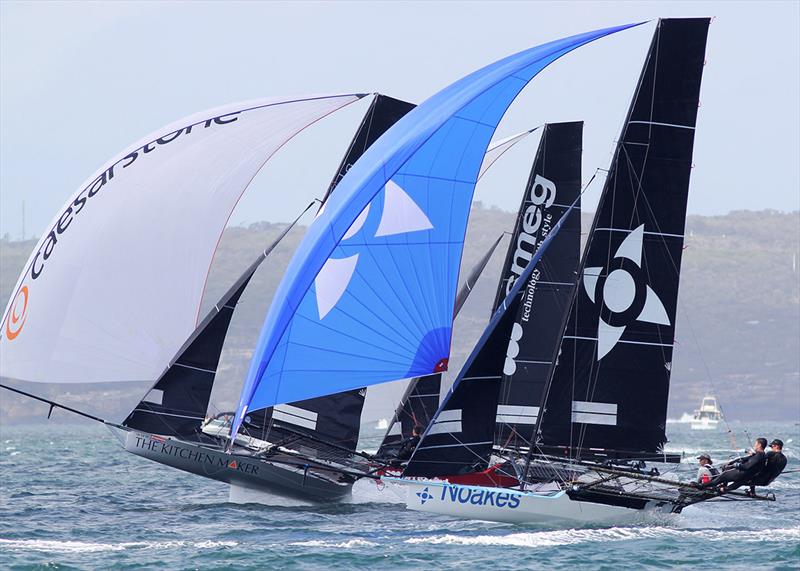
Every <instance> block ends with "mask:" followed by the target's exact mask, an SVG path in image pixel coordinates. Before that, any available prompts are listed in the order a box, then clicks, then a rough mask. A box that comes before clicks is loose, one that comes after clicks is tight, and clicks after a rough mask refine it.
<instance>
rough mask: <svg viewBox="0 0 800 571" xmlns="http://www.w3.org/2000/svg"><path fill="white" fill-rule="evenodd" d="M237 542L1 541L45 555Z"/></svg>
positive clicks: (6, 546)
mask: <svg viewBox="0 0 800 571" xmlns="http://www.w3.org/2000/svg"><path fill="white" fill-rule="evenodd" d="M236 545H238V543H236V542H235V541H129V542H124V543H93V542H86V541H55V540H47V539H0V547H2V548H3V549H8V550H13V551H39V552H43V553H100V552H106V551H123V550H126V549H172V548H175V547H191V548H194V549H218V548H221V547H235V546H236Z"/></svg>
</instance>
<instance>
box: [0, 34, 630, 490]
mask: <svg viewBox="0 0 800 571" xmlns="http://www.w3.org/2000/svg"><path fill="white" fill-rule="evenodd" d="M628 27H630V26H619V27H616V28H608V29H604V30H598V31H595V32H589V33H586V34H580V35H577V36H573V37H571V38H566V39H563V40H557V41H553V42H550V43H547V44H543V45H542V46H538V47H535V48H531V49H529V50H526V51H524V52H520V53H519V54H516V55H513V56H509V57H508V58H505V59H503V60H500V61H499V62H496V63H495V64H492V65H489V66H487V67H485V68H483V69H481V70H479V71H477V72H475V73H473V74H471V75H470V76H467V77H466V78H464V79H462V80H460V81H459V82H456V83H455V84H453V85H451V86H450V87H448V88H445V89H444V90H442V91H441V92H440V93H438V94H437V95H435V96H433V97H431V98H430V99H428V100H427V101H426V102H424V103H422V104H421V105H419V106H418V107H416V108H414V109H413V110H410V111H408V109H405V110H404V111H400V112H398V115H399V116H401V117H400V118H399V120H396V122H395V123H394V124H393V125H392V126H391V127H390V128H388V129H386V131H385V133H383V135H382V136H379V137H377V140H375V138H372V140H371V141H366V140H365V142H364V143H363V144H361V143H359V142H356V143H354V144H353V145H351V148H350V151H351V152H352V153H356V155H360V157H358V156H354V157H348V158H346V159H345V160H344V161H343V168H341V169H340V173H339V174H338V175H337V177H336V178H335V180H334V183H335V191H334V192H332V193H329V194H330V196H329V197H328V198H327V200H325V201H324V203H323V208H322V209H320V211H319V212H318V213H317V217H316V219H315V221H314V223H312V224H311V226H310V227H309V230H308V233H307V234H306V236H305V238H304V240H303V242H302V243H301V245H300V247H299V249H298V250H297V252H296V253H295V255H294V257H293V258H292V261H291V263H290V266H289V268H288V270H287V272H286V274H285V275H284V277H283V280H282V282H281V285H280V287H279V289H278V292H277V293H276V295H275V298H274V300H273V303H272V306H271V308H270V311H269V313H268V315H267V318H266V320H265V324H264V328H263V330H262V333H261V337H260V339H259V342H258V345H257V347H256V350H255V352H254V355H253V359H252V362H251V366H250V370H249V373H248V375H247V378H246V379H245V383H244V387H243V390H242V394H241V398H240V402H239V405H238V407H237V409H236V411H233V413H232V415H231V416H230V418H229V420H228V421H227V422H226V420H225V419H224V418H216V419H211V420H210V421H206V419H205V418H204V416H205V412H206V408H207V405H208V398H209V395H210V391H211V387H212V386H213V381H214V378H215V375H216V367H217V365H218V361H219V349H220V348H221V346H222V343H223V341H224V338H225V335H226V332H227V328H228V324H229V323H230V319H231V315H232V314H233V312H234V311H235V309H236V303H237V301H238V299H239V298H240V296H241V295H242V293H243V292H244V290H245V288H246V287H247V284H248V282H249V280H250V278H251V277H252V275H253V272H255V270H256V268H257V267H258V265H259V264H260V263H261V262H262V261H263V259H264V258H266V257H267V256H268V255H269V253H270V251H271V249H272V248H273V247H274V246H275V244H273V245H270V246H269V247H268V248H266V249H265V251H264V252H263V253H262V254H261V255H260V256H259V257H258V258H257V259H256V260H254V261H253V263H252V264H251V266H250V267H249V268H248V269H247V270H246V271H245V272H244V273H243V274H242V275H241V276H240V277H239V278H238V279H237V280H235V281H234V283H233V284H232V286H231V287H230V288H229V289H228V291H227V292H226V293H225V294H224V295H223V296H222V297H221V298H220V299H219V300H218V302H217V303H216V304H215V305H214V306H213V308H212V309H211V310H210V311H209V313H208V314H207V315H206V316H205V317H204V318H203V319H199V318H198V310H199V307H200V303H201V300H202V296H203V291H204V286H205V281H206V278H207V273H208V267H209V265H210V262H211V259H212V258H213V255H214V251H215V248H216V244H217V242H218V240H219V236H220V234H221V232H222V230H223V228H224V224H225V221H226V220H227V217H228V216H229V214H230V212H231V211H232V209H233V208H234V206H235V205H236V202H237V200H238V198H239V196H240V195H241V194H242V192H243V191H244V190H245V189H246V188H247V186H248V184H249V183H250V181H251V180H252V178H253V177H254V176H255V174H256V173H257V172H258V170H259V169H260V168H261V167H262V166H263V165H264V163H265V162H267V161H268V160H269V158H270V157H271V156H272V155H273V154H274V153H275V152H277V150H278V149H280V147H281V146H283V145H284V144H285V143H287V142H288V141H289V140H290V139H291V138H292V137H293V136H294V135H296V134H297V133H298V132H300V131H302V130H303V129H305V128H306V127H308V126H309V125H311V124H313V123H314V122H316V121H318V120H320V119H322V118H323V117H325V116H326V115H328V114H330V113H332V112H333V111H335V110H337V109H339V108H341V107H344V106H345V105H347V104H349V103H352V102H354V101H357V100H358V99H360V98H362V97H363V94H345V95H333V96H316V97H308V98H300V99H283V100H270V101H257V102H250V103H247V104H244V105H232V106H226V107H224V108H220V109H217V110H213V111H210V112H204V113H200V114H197V115H194V116H192V117H189V118H187V119H184V120H181V121H178V122H176V123H174V124H172V125H170V126H168V127H166V128H164V129H161V130H159V131H158V132H156V133H153V134H152V135H150V136H148V137H146V138H144V139H142V140H141V141H139V142H138V143H136V144H135V145H133V146H132V147H131V148H129V149H127V150H126V151H124V152H123V153H121V154H120V155H118V156H117V157H115V158H113V159H112V160H111V161H109V162H108V163H107V164H106V165H104V166H103V167H102V168H101V169H100V170H99V171H98V173H96V174H95V175H94V176H92V177H90V179H89V180H88V181H87V182H86V183H85V184H84V185H82V187H81V188H80V189H79V190H78V191H77V192H76V193H75V194H74V196H72V197H71V198H70V201H69V202H68V203H67V205H65V207H64V209H63V211H62V212H61V213H59V215H58V216H57V217H56V218H55V219H54V221H53V223H52V228H51V231H50V232H48V233H47V234H46V235H45V236H44V237H43V239H42V240H41V241H40V243H39V245H38V246H37V249H36V250H35V251H34V254H33V255H32V256H31V258H30V260H29V262H28V265H27V267H26V269H25V271H24V272H23V274H22V275H21V277H20V279H19V281H18V283H17V286H16V288H15V290H14V291H15V293H14V295H13V296H12V298H11V300H10V302H9V305H8V307H7V308H6V312H5V315H4V318H3V332H4V335H3V338H2V339H1V340H0V357H1V358H0V366H2V370H1V371H0V374H2V375H3V376H4V377H9V378H15V379H20V380H28V381H48V382H66V383H68V382H101V381H102V382H108V381H116V382H122V381H131V380H139V381H141V380H146V379H153V380H154V381H155V384H154V386H153V389H152V390H150V391H149V392H148V394H147V395H146V396H145V398H144V399H143V400H142V401H141V402H140V403H139V405H138V406H137V407H135V408H134V410H133V411H132V412H131V414H130V415H129V416H128V418H127V419H126V420H125V421H124V422H123V423H121V424H115V423H112V422H107V421H105V420H103V419H101V418H99V417H96V416H93V415H89V414H87V413H84V412H82V411H77V410H75V409H71V408H69V407H65V406H63V405H61V404H59V403H57V402H55V401H51V400H49V399H43V398H41V397H37V396H35V395H32V394H30V393H26V392H24V391H20V390H19V389H14V388H11V390H15V391H17V392H23V393H24V394H28V395H29V396H33V397H34V398H38V399H39V400H43V401H44V402H47V403H48V404H50V407H51V411H52V408H53V407H60V408H65V409H67V410H70V411H72V412H76V413H78V414H82V415H83V416H86V417H88V418H91V419H93V420H97V421H101V422H104V423H105V424H106V425H108V426H109V427H112V428H113V429H115V430H117V431H119V432H121V433H122V434H121V438H122V440H123V442H124V446H125V449H126V450H128V451H130V452H132V453H134V454H137V455H140V456H143V457H146V458H149V459H152V460H155V461H157V462H160V463H164V464H167V465H170V466H173V467H176V468H180V469H183V470H186V471H189V472H192V473H195V474H198V475H201V476H205V477H209V478H213V479H216V480H220V481H224V482H229V483H231V484H234V485H241V486H244V487H252V488H257V489H265V490H270V491H273V492H276V493H279V494H283V495H289V496H292V495H294V496H301V497H303V498H307V499H318V500H325V499H333V498H337V497H340V496H341V495H343V494H346V493H347V492H348V491H349V488H350V486H351V484H352V482H353V481H354V480H355V479H357V478H360V477H369V476H370V474H369V472H368V471H366V470H365V469H364V468H363V467H360V466H359V465H358V464H359V460H360V455H359V454H357V453H355V451H354V450H353V446H354V445H353V444H352V443H353V440H354V439H353V434H352V430H351V427H352V423H351V422H350V421H349V420H347V418H350V419H352V418H356V417H357V416H358V415H359V412H360V407H361V405H362V401H361V399H362V398H363V390H364V388H365V387H368V386H370V385H374V384H377V383H384V382H389V381H394V380H397V379H403V378H410V377H414V376H424V375H428V374H433V373H437V372H441V371H443V370H445V369H446V368H447V363H448V358H449V349H450V336H451V331H452V319H453V308H454V306H455V298H456V289H457V287H456V286H457V281H458V272H459V268H460V262H461V251H462V248H463V240H464V234H465V231H466V223H467V218H468V214H469V206H470V203H471V200H472V192H473V189H474V186H475V183H476V182H477V178H478V176H479V174H480V172H481V168H482V165H484V164H485V161H486V157H485V155H486V151H487V148H488V146H489V144H490V140H491V137H492V136H493V134H494V131H495V129H496V127H497V124H498V122H499V121H500V119H501V117H502V116H503V114H504V113H505V110H506V109H507V107H508V106H509V105H510V104H511V102H512V101H513V100H514V98H515V97H516V96H517V94H518V93H519V92H520V91H521V89H522V88H523V87H524V86H525V85H526V84H527V83H528V82H529V81H530V80H531V79H532V78H533V77H534V76H536V74H538V73H539V71H541V70H542V69H543V68H544V67H546V66H547V65H549V64H550V63H551V62H553V61H555V60H556V59H558V58H559V57H561V56H562V55H564V54H566V53H569V52H570V51H572V50H573V49H575V48H577V47H579V46H582V45H584V44H586V43H589V42H591V41H594V40H596V39H599V38H601V37H604V36H606V35H609V34H612V33H615V32H618V31H621V30H624V29H626V28H628ZM388 124H391V121H388V122H387V127H388ZM366 137H367V139H370V138H371V137H370V136H369V135H367V136H366ZM373 141H374V142H373ZM370 143H371V144H370ZM501 152H502V150H501ZM356 159H357V160H356ZM339 175H341V176H339ZM308 208H309V209H310V208H311V206H310V205H309V207H308ZM178 212H180V213H181V215H180V216H176V213H178ZM286 232H288V228H287V230H286ZM284 234H285V233H284ZM279 240H280V237H279ZM165 243H166V244H169V247H168V248H165V247H163V245H164V244H165ZM156 277H157V278H158V279H155V278H156ZM121 300H122V303H121V302H120V301H121ZM4 388H9V387H7V386H5V385H4ZM323 397H328V398H327V399H326V401H325V402H326V408H319V409H316V410H315V409H314V408H312V405H311V403H313V402H314V401H315V400H316V399H320V398H323ZM345 401H346V402H345ZM317 402H319V401H317ZM298 403H303V404H304V406H298ZM343 419H345V420H344V421H343ZM328 421H330V424H327V425H326V427H325V428H323V424H326V423H327V422H328ZM228 424H229V425H230V429H229V430H228V431H227V436H225V428H226V425H228ZM221 427H222V429H221ZM336 431H339V432H338V433H337V432H336ZM315 433H318V434H315ZM333 435H335V437H334V436H333Z"/></svg>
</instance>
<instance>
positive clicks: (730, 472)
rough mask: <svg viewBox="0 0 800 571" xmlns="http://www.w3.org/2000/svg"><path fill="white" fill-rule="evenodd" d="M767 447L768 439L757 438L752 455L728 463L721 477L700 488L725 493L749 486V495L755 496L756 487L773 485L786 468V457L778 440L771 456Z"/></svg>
mask: <svg viewBox="0 0 800 571" xmlns="http://www.w3.org/2000/svg"><path fill="white" fill-rule="evenodd" d="M766 447H767V439H766V438H756V441H755V442H754V443H753V452H752V454H750V455H749V456H745V457H744V458H737V459H735V460H732V461H731V462H728V463H727V464H725V465H724V466H723V467H722V469H723V472H722V473H721V474H720V475H719V476H717V477H715V478H713V479H712V480H711V481H709V482H706V483H703V484H700V486H699V487H700V488H702V489H707V488H717V489H718V490H719V491H720V492H722V493H725V492H729V491H732V490H735V489H736V488H739V487H740V486H743V485H749V486H750V490H749V492H748V494H749V495H755V487H756V486H766V485H767V484H769V483H771V482H772V481H773V480H774V479H775V478H777V477H778V475H779V474H780V473H781V472H782V471H783V469H784V468H785V467H786V456H784V455H783V452H782V450H783V442H782V441H781V440H779V439H777V438H776V439H775V440H773V441H772V443H771V444H770V447H771V448H772V450H770V453H769V456H767V454H766V453H765V452H764V449H765V448H766ZM762 482H763V483H762Z"/></svg>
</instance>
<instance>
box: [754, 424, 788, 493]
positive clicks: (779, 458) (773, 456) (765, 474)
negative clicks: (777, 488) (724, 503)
mask: <svg viewBox="0 0 800 571" xmlns="http://www.w3.org/2000/svg"><path fill="white" fill-rule="evenodd" d="M769 447H770V448H771V450H769V451H767V462H766V465H765V466H764V469H763V470H762V471H761V472H759V473H758V474H756V475H755V477H754V478H753V479H752V480H750V481H749V482H748V484H750V490H748V493H749V495H751V496H754V495H756V486H768V485H769V484H771V483H772V481H773V480H774V479H775V478H777V477H778V476H779V475H780V473H781V472H783V469H784V468H786V456H784V455H783V440H781V439H779V438H776V439H775V440H773V441H772V442H770V443H769Z"/></svg>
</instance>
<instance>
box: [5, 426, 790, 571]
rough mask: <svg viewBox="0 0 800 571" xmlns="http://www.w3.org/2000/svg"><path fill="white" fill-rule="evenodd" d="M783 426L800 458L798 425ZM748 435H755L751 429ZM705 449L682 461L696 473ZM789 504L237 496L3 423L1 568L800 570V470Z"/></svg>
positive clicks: (689, 440)
mask: <svg viewBox="0 0 800 571" xmlns="http://www.w3.org/2000/svg"><path fill="white" fill-rule="evenodd" d="M748 428H750V429H751V435H752V436H754V437H755V436H759V435H762V434H763V435H764V436H766V437H768V438H770V439H771V438H773V437H776V436H778V437H782V438H783V439H784V441H788V440H789V439H792V442H789V443H788V444H787V448H786V452H787V456H788V457H789V465H788V466H787V468H786V470H787V471H791V470H798V468H800V461H799V460H800V454H799V453H798V448H797V446H798V445H800V435H799V434H798V433H799V432H800V427H798V426H797V425H796V424H795V423H785V424H781V425H762V426H759V425H751V426H749V427H748ZM668 432H669V434H670V438H671V440H672V442H671V444H670V449H671V450H685V451H687V452H688V453H689V454H690V455H692V458H693V456H696V453H697V452H698V451H701V450H702V451H710V452H711V453H712V455H713V456H714V457H715V458H719V459H722V458H725V457H728V456H729V455H731V454H732V453H733V450H731V448H732V446H731V443H730V441H729V439H728V438H727V436H726V435H725V434H724V433H723V432H722V431H720V432H714V433H700V432H693V431H691V430H689V428H688V426H685V425H675V424H672V425H669V431H668ZM738 444H739V446H742V447H743V446H744V444H745V443H744V442H743V441H742V439H741V437H740V440H739V443H738ZM694 462H695V461H694V460H693V459H689V458H687V460H686V464H685V465H682V466H681V467H680V469H681V470H682V471H683V472H685V473H686V475H687V477H691V475H693V474H694ZM774 491H775V493H776V495H777V496H778V499H779V501H778V502H774V503H772V502H726V503H717V504H713V503H709V504H704V505H701V506H696V507H691V508H688V509H687V510H685V511H684V513H683V514H681V515H680V516H677V517H676V518H675V519H674V520H673V521H671V522H670V523H669V524H667V525H659V526H630V527H612V528H583V529H564V528H560V527H547V526H537V527H532V526H528V527H525V526H513V525H504V524H492V523H483V522H475V521H463V520H454V519H450V518H447V517H444V516H432V515H430V514H422V513H419V512H410V511H406V510H405V509H404V507H403V506H402V505H400V504H398V503H389V502H388V500H391V499H393V498H392V497H391V496H390V494H385V493H379V492H378V491H377V489H376V488H375V485H374V484H373V483H371V482H363V483H359V484H358V485H357V488H356V490H355V491H354V498H353V499H352V501H350V502H348V503H342V504H338V505H325V506H315V505H299V504H297V503H293V502H289V501H284V502H281V504H282V505H273V506H264V505H256V504H246V505H240V504H233V503H230V502H229V501H228V488H227V486H225V485H224V484H220V483H217V482H213V481H210V480H205V479H203V478H199V477H197V476H193V475H190V474H184V473H182V472H179V471H177V470H173V469H171V468H166V467H162V466H159V465H157V464H154V463H151V462H149V461H147V460H144V459H142V458H138V457H135V456H132V455H129V454H127V453H125V452H124V451H123V450H121V449H120V447H119V446H118V445H117V443H116V441H115V440H114V439H113V438H112V437H111V435H110V434H109V433H108V432H106V431H105V430H104V429H103V428H101V427H98V426H90V425H81V426H70V427H65V426H58V425H54V424H47V423H43V424H42V425H41V426H36V427H2V428H0V500H1V501H0V568H3V569H5V568H10V569H38V568H42V569H43V568H47V569H73V568H77V569H108V568H115V569H127V568H142V567H144V568H153V569H163V568H170V569H192V568H202V569H215V568H237V569H238V568H259V569H263V568H270V567H272V568H285V567H291V568H302V569H319V568H339V567H348V568H351V569H366V568H376V567H381V568H387V569H395V568H405V569H408V568H413V569H418V568H421V567H423V566H425V567H429V566H433V565H435V566H436V567H437V568H462V569H471V568H477V567H486V568H492V569H506V568H509V569H510V568H515V569H519V568H543V567H551V568H553V567H555V568H561V567H568V566H569V567H574V568H588V569H616V568H653V569H655V568H658V569H661V568H664V567H676V566H677V567H684V566H685V567H689V566H691V567H696V568H724V569H752V568H758V569H797V568H798V567H800V473H790V474H786V475H785V476H783V477H782V478H781V479H780V480H779V481H777V482H776V484H775V486H774Z"/></svg>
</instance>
